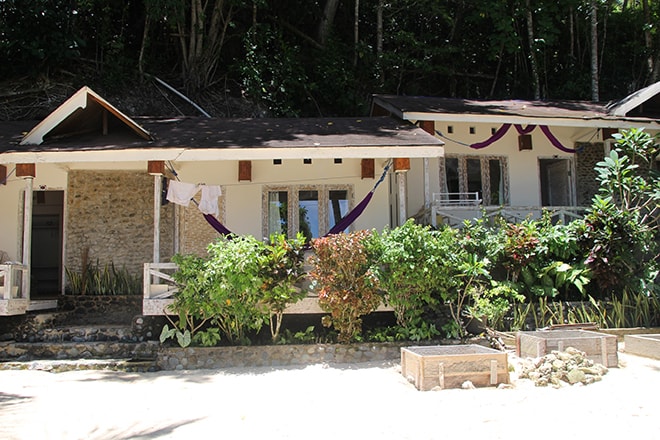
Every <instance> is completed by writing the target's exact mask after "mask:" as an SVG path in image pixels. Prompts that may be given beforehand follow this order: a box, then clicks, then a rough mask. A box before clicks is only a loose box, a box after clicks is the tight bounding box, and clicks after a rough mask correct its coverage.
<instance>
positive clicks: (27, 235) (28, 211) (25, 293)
mask: <svg viewBox="0 0 660 440" xmlns="http://www.w3.org/2000/svg"><path fill="white" fill-rule="evenodd" d="M31 165H32V166H34V164H31ZM16 170H17V171H18V165H17V166H16ZM33 180H34V176H27V177H26V178H25V193H24V198H23V256H22V262H23V265H24V266H25V267H26V268H27V273H26V272H23V279H22V282H23V285H22V289H21V290H22V292H21V297H23V298H25V299H27V300H29V299H30V275H31V274H32V267H30V266H31V264H32V193H33V191H32V183H33Z"/></svg>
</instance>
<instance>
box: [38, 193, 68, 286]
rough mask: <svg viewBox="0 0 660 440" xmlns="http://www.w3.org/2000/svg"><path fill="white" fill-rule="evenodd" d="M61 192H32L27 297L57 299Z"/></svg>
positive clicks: (60, 246)
mask: <svg viewBox="0 0 660 440" xmlns="http://www.w3.org/2000/svg"><path fill="white" fill-rule="evenodd" d="M63 206H64V191H35V192H34V193H33V198H32V248H31V249H32V250H31V252H32V254H31V267H30V273H31V277H30V296H31V297H32V298H44V297H52V296H56V295H59V294H60V293H61V288H62V230H63V228H62V215H63V214H62V213H63Z"/></svg>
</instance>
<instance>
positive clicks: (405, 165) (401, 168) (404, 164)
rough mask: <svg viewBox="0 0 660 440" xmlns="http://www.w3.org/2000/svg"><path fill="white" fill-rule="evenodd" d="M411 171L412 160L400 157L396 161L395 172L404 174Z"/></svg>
mask: <svg viewBox="0 0 660 440" xmlns="http://www.w3.org/2000/svg"><path fill="white" fill-rule="evenodd" d="M409 169H410V159H409V158H407V157H403V158H402V157H399V158H396V159H394V172H395V173H404V172H406V171H408V170H409Z"/></svg>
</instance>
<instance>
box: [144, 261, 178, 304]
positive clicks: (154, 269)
mask: <svg viewBox="0 0 660 440" xmlns="http://www.w3.org/2000/svg"><path fill="white" fill-rule="evenodd" d="M177 269H178V266H177V265H176V264H175V263H145V264H144V279H143V281H144V299H165V298H172V297H174V294H175V293H176V292H177V291H178V290H179V289H178V288H177V286H176V282H175V281H174V278H172V273H174V272H175V271H176V270H177Z"/></svg>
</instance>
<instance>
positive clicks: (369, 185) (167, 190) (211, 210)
mask: <svg viewBox="0 0 660 440" xmlns="http://www.w3.org/2000/svg"><path fill="white" fill-rule="evenodd" d="M442 145H443V141H442V140H440V139H438V138H437V137H435V136H432V135H430V134H428V133H427V132H425V131H424V130H422V129H420V128H419V127H416V126H415V125H414V124H410V123H408V122H402V121H401V120H398V119H395V118H392V117H389V116H384V117H383V116H381V117H356V118H315V119H220V118H202V117H176V118H141V117H136V118H131V117H128V116H126V115H125V114H123V113H122V112H120V111H119V110H118V109H117V108H115V107H114V106H113V105H111V104H110V103H109V102H107V101H106V100H105V99H103V98H102V97H101V96H99V95H98V94H96V93H94V92H93V91H92V90H90V89H89V88H87V87H84V88H82V89H81V90H79V91H78V92H77V93H75V94H74V95H73V96H72V97H70V98H69V99H68V100H67V101H66V102H64V103H63V104H62V105H60V106H59V107H58V108H57V109H56V110H54V111H53V112H52V113H51V114H50V115H49V116H47V117H46V118H45V119H44V120H43V121H41V122H40V123H38V124H34V123H26V122H8V123H3V124H2V128H1V129H0V206H2V214H1V216H0V231H1V232H0V251H2V252H1V253H0V254H1V256H0V258H2V260H0V315H16V314H22V313H25V312H26V311H27V310H35V309H43V308H50V307H54V306H55V305H56V301H57V298H58V296H59V295H61V294H63V293H64V292H65V288H66V279H65V278H66V277H65V273H66V270H65V269H68V270H70V271H73V272H76V271H81V270H82V268H83V267H84V266H85V265H86V264H87V263H88V262H97V261H98V262H99V264H101V265H105V264H109V263H113V264H114V265H115V266H118V267H125V268H127V269H128V270H129V271H131V272H132V273H133V274H134V275H136V276H142V278H143V281H144V296H145V297H144V301H143V312H144V314H146V315H149V314H154V315H159V314H163V313H164V311H163V310H164V308H165V307H166V306H167V304H169V303H170V302H171V301H172V295H173V293H174V290H175V289H174V288H173V287H172V286H171V277H170V275H171V272H172V271H173V270H174V269H175V267H174V265H173V264H172V263H169V259H170V257H171V256H172V255H174V254H175V253H179V252H180V253H203V252H205V249H206V246H207V244H208V243H210V242H211V241H212V240H213V239H214V238H215V237H217V236H218V231H221V232H226V231H227V230H230V231H231V232H234V233H236V234H251V235H253V236H256V237H268V236H269V235H270V234H272V233H279V232H285V233H287V234H288V235H289V236H293V235H295V234H296V232H298V231H304V233H305V234H306V235H307V236H308V238H312V237H318V236H321V235H323V234H325V233H327V232H328V231H329V230H330V229H331V228H332V227H333V226H335V225H336V224H338V222H339V220H341V219H346V218H349V219H354V217H355V215H354V214H355V211H353V208H354V207H358V209H359V210H361V215H359V216H358V217H357V218H355V219H354V222H352V224H350V225H347V224H346V223H347V222H342V223H341V226H339V227H340V228H342V230H350V229H372V228H377V229H382V228H384V227H387V226H396V225H398V224H400V223H402V222H403V221H405V219H406V218H407V217H408V212H407V209H408V203H409V202H408V200H409V199H410V197H411V195H412V193H414V192H416V191H422V192H423V191H424V190H426V192H427V193H430V188H426V189H424V188H419V187H410V186H408V185H407V172H408V169H409V168H410V166H409V163H410V161H411V160H413V161H414V160H416V159H419V160H437V159H438V158H439V157H441V156H442V155H443V147H442ZM390 171H391V172H390ZM382 180H386V183H385V184H383V185H381V186H380V187H379V188H378V189H377V190H375V189H376V186H378V183H380V182H381V181H382ZM191 198H192V199H193V200H194V201H193V203H189V202H190V199H191ZM414 198H417V196H415V197H414ZM362 200H364V203H362V202H361V201H362ZM366 202H368V206H366V208H365V206H364V205H365V203H366ZM349 213H353V214H350V215H349ZM312 306H313V305H312ZM309 310H310V309H308V308H305V307H302V308H300V307H299V308H298V309H296V310H292V311H291V312H292V313H294V312H309ZM319 311H320V310H319Z"/></svg>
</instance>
